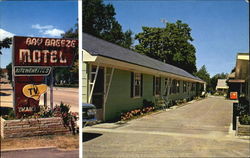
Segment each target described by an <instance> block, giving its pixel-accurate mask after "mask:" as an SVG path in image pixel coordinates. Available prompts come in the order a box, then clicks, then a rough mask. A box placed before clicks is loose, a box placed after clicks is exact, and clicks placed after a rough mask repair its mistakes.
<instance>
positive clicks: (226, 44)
mask: <svg viewBox="0 0 250 158" xmlns="http://www.w3.org/2000/svg"><path fill="white" fill-rule="evenodd" d="M108 3H111V4H113V6H114V7H115V11H116V19H117V20H118V22H119V23H120V24H121V25H122V27H123V30H124V31H125V30H127V29H131V30H132V32H134V34H136V33H139V32H141V31H142V30H141V28H142V26H150V27H165V25H164V24H163V23H162V22H161V19H165V20H167V21H168V22H176V21H177V20H182V22H184V23H187V24H188V25H189V26H190V27H191V28H192V32H191V33H192V37H193V38H194V41H193V42H192V43H193V45H194V46H195V47H196V58H197V61H196V63H197V68H198V69H199V68H200V67H201V66H202V65H205V66H206V68H207V70H208V72H209V73H210V76H213V75H215V74H217V73H221V72H227V73H229V72H231V70H232V69H233V67H234V66H235V64H236V54H237V52H249V47H248V43H249V38H248V35H249V23H248V20H249V14H248V5H249V4H248V3H246V2H245V0H223V1H214V0H205V1H204V0H203V1H201V0H200V1H198V0H196V1H195V0H193V1H192V0H179V1H173V0H165V1H163V0H161V1H149V0H144V1H125V0H124V1H122V0H120V1H105V4H108Z"/></svg>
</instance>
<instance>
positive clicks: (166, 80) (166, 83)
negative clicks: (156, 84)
mask: <svg viewBox="0 0 250 158" xmlns="http://www.w3.org/2000/svg"><path fill="white" fill-rule="evenodd" d="M168 84H169V83H168V79H167V78H165V87H164V88H165V94H164V95H165V96H167V95H168V89H169V87H168V86H169V85H168Z"/></svg>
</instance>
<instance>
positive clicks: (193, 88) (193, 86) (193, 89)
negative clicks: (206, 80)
mask: <svg viewBox="0 0 250 158" xmlns="http://www.w3.org/2000/svg"><path fill="white" fill-rule="evenodd" d="M191 91H195V83H192V88H191Z"/></svg>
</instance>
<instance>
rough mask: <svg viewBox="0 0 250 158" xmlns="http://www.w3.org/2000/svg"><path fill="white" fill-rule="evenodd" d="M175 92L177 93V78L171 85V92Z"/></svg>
mask: <svg viewBox="0 0 250 158" xmlns="http://www.w3.org/2000/svg"><path fill="white" fill-rule="evenodd" d="M174 93H176V80H173V81H172V85H171V94H174Z"/></svg>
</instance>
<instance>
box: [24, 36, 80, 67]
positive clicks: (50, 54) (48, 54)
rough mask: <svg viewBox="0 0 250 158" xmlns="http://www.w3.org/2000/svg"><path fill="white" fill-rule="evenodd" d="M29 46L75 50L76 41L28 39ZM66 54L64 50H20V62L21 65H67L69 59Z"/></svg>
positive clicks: (26, 42)
mask: <svg viewBox="0 0 250 158" xmlns="http://www.w3.org/2000/svg"><path fill="white" fill-rule="evenodd" d="M25 44H26V45H27V46H40V45H44V46H45V47H50V48H51V47H60V48H64V47H65V48H75V47H76V40H66V39H43V38H27V39H26V41H25ZM64 53H65V52H62V50H60V51H59V50H51V49H49V50H47V49H45V50H37V49H35V50H30V49H19V62H20V63H45V64H46V63H52V64H54V63H60V64H65V63H67V58H66V57H65V56H64Z"/></svg>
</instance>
